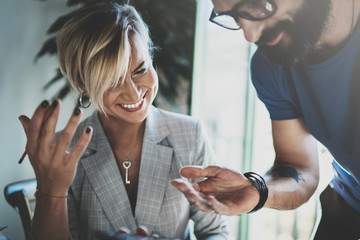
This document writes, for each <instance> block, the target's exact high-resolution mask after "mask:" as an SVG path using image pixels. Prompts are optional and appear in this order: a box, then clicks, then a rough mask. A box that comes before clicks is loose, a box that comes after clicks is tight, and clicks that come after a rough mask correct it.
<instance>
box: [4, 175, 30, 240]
mask: <svg viewBox="0 0 360 240" xmlns="http://www.w3.org/2000/svg"><path fill="white" fill-rule="evenodd" d="M35 192H36V180H35V179H29V180H22V181H18V182H14V183H10V184H8V185H6V186H5V189H4V195H5V199H6V201H7V202H8V203H9V204H10V205H11V206H12V207H13V208H14V209H15V210H17V212H18V213H19V215H20V218H21V223H22V226H23V229H24V233H25V238H26V240H30V239H31V235H30V230H31V221H32V217H33V209H32V203H34V202H35Z"/></svg>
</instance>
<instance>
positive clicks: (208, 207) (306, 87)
mask: <svg viewBox="0 0 360 240" xmlns="http://www.w3.org/2000/svg"><path fill="white" fill-rule="evenodd" d="M212 2H213V4H214V9H213V11H212V13H211V16H210V21H212V22H214V23H216V24H218V25H220V26H222V27H225V28H227V29H231V30H237V29H243V32H244V36H245V38H246V40H247V41H249V42H254V43H256V44H257V45H258V49H257V51H256V52H255V54H254V55H253V57H252V61H251V76H252V81H253V84H254V86H255V88H256V90H257V94H258V96H259V98H260V99H261V100H262V101H263V102H264V104H265V105H266V107H267V109H268V111H269V114H270V118H271V122H272V132H273V143H274V149H275V153H276V157H275V160H274V165H273V167H272V168H271V169H270V170H269V171H268V172H267V173H266V174H265V175H264V176H263V177H262V176H260V175H259V174H257V173H253V172H250V173H244V174H242V173H239V172H237V171H235V170H231V169H226V168H221V167H216V166H209V167H206V168H200V167H194V166H193V167H185V168H183V169H182V171H181V174H182V175H183V176H184V177H187V178H191V179H195V178H202V177H206V178H207V179H206V180H204V181H201V182H199V183H197V184H192V185H191V184H189V183H187V182H186V181H183V180H174V181H173V185H174V186H176V187H177V188H178V189H180V190H181V191H183V192H184V194H185V196H186V197H187V198H188V200H189V201H190V202H191V203H193V204H194V205H195V206H197V207H198V208H200V209H202V210H204V211H215V212H217V213H220V214H226V215H236V214H243V213H248V212H254V211H257V210H259V209H261V208H262V207H268V208H275V209H295V208H297V207H299V206H300V205H302V204H303V203H305V202H306V201H307V200H308V199H309V198H310V197H311V196H312V195H313V193H314V191H315V190H316V188H317V186H318V182H319V164H318V152H317V142H318V141H319V142H321V143H322V144H323V145H324V146H325V147H326V148H327V149H328V150H329V152H330V153H331V154H332V156H333V157H334V161H333V163H332V165H333V168H334V172H335V175H334V178H333V180H332V181H331V182H330V183H329V186H328V187H327V188H326V189H325V190H324V191H323V193H322V194H321V196H320V200H321V205H322V217H321V220H320V222H319V225H318V227H317V231H316V234H315V235H314V239H359V237H360V184H359V183H360V24H358V18H359V12H360V1H359V0H269V1H266V0H212Z"/></svg>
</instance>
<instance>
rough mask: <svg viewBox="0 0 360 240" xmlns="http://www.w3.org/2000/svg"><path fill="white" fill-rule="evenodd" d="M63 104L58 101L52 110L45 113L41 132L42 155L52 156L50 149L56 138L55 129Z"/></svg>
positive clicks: (52, 105)
mask: <svg viewBox="0 0 360 240" xmlns="http://www.w3.org/2000/svg"><path fill="white" fill-rule="evenodd" d="M60 107H61V102H60V100H58V99H56V100H54V101H53V102H52V104H51V106H50V108H49V109H48V111H47V112H46V113H45V115H44V118H43V124H42V128H41V132H40V138H39V146H41V148H40V149H39V150H40V154H44V155H45V156H48V155H50V149H51V146H52V145H53V142H54V138H55V129H56V124H57V121H58V117H59V112H60Z"/></svg>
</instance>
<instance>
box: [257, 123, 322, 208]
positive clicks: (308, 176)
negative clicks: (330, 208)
mask: <svg viewBox="0 0 360 240" xmlns="http://www.w3.org/2000/svg"><path fill="white" fill-rule="evenodd" d="M272 131H273V141H274V148H275V154H276V156H275V162H274V165H273V167H272V168H271V169H270V170H269V171H268V172H267V173H266V175H265V176H264V178H265V180H266V183H267V185H268V188H269V197H268V200H267V202H266V203H265V207H270V208H276V209H294V208H297V207H299V206H300V205H301V204H303V203H305V202H306V201H307V200H308V199H309V198H310V197H311V196H312V194H313V193H314V191H315V189H316V187H317V185H318V182H319V165H318V153H317V152H318V151H317V141H316V140H315V139H314V137H313V136H312V135H311V134H310V133H309V131H308V130H307V128H306V126H305V124H304V122H303V120H302V119H292V120H281V121H272Z"/></svg>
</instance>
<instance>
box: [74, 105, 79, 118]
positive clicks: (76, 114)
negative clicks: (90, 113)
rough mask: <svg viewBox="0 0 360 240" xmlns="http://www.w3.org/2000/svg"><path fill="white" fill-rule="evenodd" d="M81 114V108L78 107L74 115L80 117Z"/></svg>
mask: <svg viewBox="0 0 360 240" xmlns="http://www.w3.org/2000/svg"><path fill="white" fill-rule="evenodd" d="M79 114H80V108H78V107H77V108H75V109H74V115H75V116H79Z"/></svg>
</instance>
